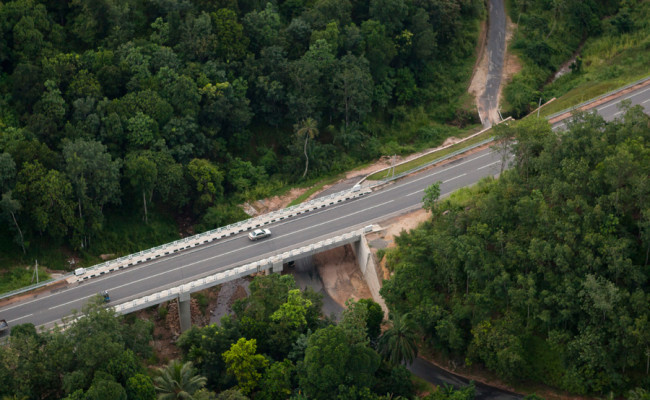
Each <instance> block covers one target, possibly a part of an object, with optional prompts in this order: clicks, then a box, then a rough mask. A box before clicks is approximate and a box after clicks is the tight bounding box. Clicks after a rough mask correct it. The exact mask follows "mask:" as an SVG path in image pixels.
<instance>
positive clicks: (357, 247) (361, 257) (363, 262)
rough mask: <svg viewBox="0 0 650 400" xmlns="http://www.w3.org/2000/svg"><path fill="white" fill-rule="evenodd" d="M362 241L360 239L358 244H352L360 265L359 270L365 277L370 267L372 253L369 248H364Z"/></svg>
mask: <svg viewBox="0 0 650 400" xmlns="http://www.w3.org/2000/svg"><path fill="white" fill-rule="evenodd" d="M361 241H362V239H361V238H359V240H357V241H356V242H352V250H354V254H355V255H356V257H357V264H359V269H360V270H361V273H362V274H364V275H365V273H366V268H367V267H368V258H369V257H370V251H369V249H368V248H367V246H364V245H363V243H361Z"/></svg>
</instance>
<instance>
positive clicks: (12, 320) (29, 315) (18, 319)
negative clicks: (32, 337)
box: [7, 314, 34, 323]
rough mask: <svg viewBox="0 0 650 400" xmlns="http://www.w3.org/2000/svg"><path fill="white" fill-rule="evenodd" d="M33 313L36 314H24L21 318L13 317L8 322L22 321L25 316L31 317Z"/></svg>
mask: <svg viewBox="0 0 650 400" xmlns="http://www.w3.org/2000/svg"><path fill="white" fill-rule="evenodd" d="M32 315H34V314H27V315H23V316H22V317H20V318H16V319H11V320H9V321H7V322H9V323H13V322H16V321H20V320H21V319H25V318H27V317H31V316H32Z"/></svg>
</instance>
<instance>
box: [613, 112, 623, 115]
mask: <svg viewBox="0 0 650 400" xmlns="http://www.w3.org/2000/svg"><path fill="white" fill-rule="evenodd" d="M619 114H623V111H619V112H616V113H614V116H617V115H619Z"/></svg>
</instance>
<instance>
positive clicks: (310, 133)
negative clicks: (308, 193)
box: [296, 118, 318, 178]
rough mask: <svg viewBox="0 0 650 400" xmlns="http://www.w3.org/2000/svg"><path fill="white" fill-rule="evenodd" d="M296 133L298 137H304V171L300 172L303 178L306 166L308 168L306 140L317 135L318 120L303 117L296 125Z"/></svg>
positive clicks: (305, 173)
mask: <svg viewBox="0 0 650 400" xmlns="http://www.w3.org/2000/svg"><path fill="white" fill-rule="evenodd" d="M296 127H297V131H296V134H297V135H298V137H302V136H304V137H305V148H304V152H305V172H304V173H303V174H302V177H303V178H304V177H305V176H306V175H307V168H309V156H308V155H307V142H308V141H309V139H313V138H315V137H316V136H318V122H316V120H315V119H313V118H307V119H303V120H302V121H301V122H300V124H299V125H296Z"/></svg>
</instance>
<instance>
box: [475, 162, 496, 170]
mask: <svg viewBox="0 0 650 400" xmlns="http://www.w3.org/2000/svg"><path fill="white" fill-rule="evenodd" d="M500 162H501V161H495V162H493V163H490V164H488V165H484V166H482V167H478V168H477V169H476V170H477V171H478V170H480V169H483V168H487V167H489V166H492V165H494V164H498V163H500Z"/></svg>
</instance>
